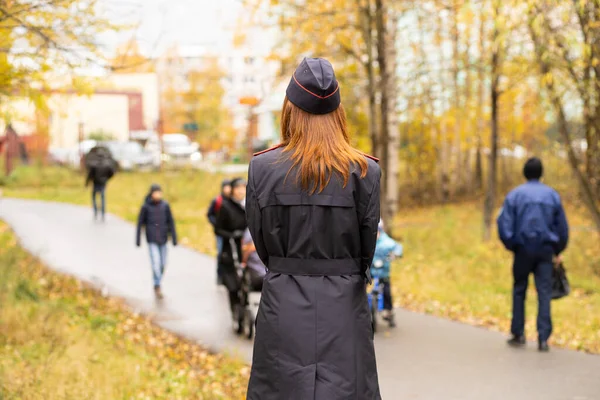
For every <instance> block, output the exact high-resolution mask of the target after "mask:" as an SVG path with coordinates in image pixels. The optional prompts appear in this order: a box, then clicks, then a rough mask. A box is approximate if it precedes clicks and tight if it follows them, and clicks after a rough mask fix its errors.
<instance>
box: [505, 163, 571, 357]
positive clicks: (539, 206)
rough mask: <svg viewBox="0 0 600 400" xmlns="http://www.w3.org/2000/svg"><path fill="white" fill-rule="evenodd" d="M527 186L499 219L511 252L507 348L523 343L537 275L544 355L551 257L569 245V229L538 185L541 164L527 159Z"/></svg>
mask: <svg viewBox="0 0 600 400" xmlns="http://www.w3.org/2000/svg"><path fill="white" fill-rule="evenodd" d="M523 173H524V175H525V178H526V179H527V183H525V184H524V185H521V186H519V187H517V188H516V189H514V190H513V191H512V192H510V193H509V194H508V196H506V200H505V201H504V205H503V207H502V211H501V212H500V215H499V217H498V233H499V236H500V239H501V240H502V243H504V246H505V247H506V248H507V249H508V250H510V251H511V252H513V253H514V264H513V277H514V286H513V317H512V325H511V333H512V335H513V336H512V338H511V339H510V340H509V341H508V344H509V345H511V346H523V345H525V342H526V341H525V296H526V294H527V285H528V282H529V274H531V273H533V274H534V276H535V286H536V289H537V292H538V318H537V329H538V341H539V343H538V344H539V350H540V351H548V350H549V348H548V338H549V337H550V334H551V333H552V319H551V314H550V300H551V297H552V270H553V268H554V265H553V258H557V261H558V260H559V258H560V254H561V253H562V252H563V251H564V250H565V248H566V247H567V241H568V240H569V227H568V224H567V219H566V217H565V212H564V209H563V206H562V203H561V200H560V196H559V195H558V193H557V192H556V191H555V190H554V189H552V188H550V187H548V186H546V185H544V184H543V183H541V182H540V178H541V177H542V174H543V166H542V161H541V160H540V159H538V158H531V159H529V160H528V161H527V162H526V163H525V167H524V169H523Z"/></svg>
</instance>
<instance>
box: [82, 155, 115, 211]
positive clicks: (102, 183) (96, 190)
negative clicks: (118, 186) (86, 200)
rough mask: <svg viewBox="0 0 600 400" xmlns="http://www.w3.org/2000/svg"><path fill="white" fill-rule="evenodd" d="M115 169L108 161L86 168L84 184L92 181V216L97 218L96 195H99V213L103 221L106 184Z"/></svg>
mask: <svg viewBox="0 0 600 400" xmlns="http://www.w3.org/2000/svg"><path fill="white" fill-rule="evenodd" d="M114 173H115V170H114V168H113V167H111V166H110V165H109V164H108V163H101V164H99V165H97V166H94V167H92V168H90V169H89V170H88V174H87V178H86V180H85V186H86V187H87V186H89V184H90V182H92V184H93V186H92V207H93V208H94V218H95V219H98V204H97V197H98V196H100V202H101V215H102V220H103V221H104V218H105V214H106V184H107V182H108V181H109V180H110V178H112V177H113V175H114Z"/></svg>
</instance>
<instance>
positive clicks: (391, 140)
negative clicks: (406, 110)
mask: <svg viewBox="0 0 600 400" xmlns="http://www.w3.org/2000/svg"><path fill="white" fill-rule="evenodd" d="M388 12H389V19H388V21H389V22H388V25H389V28H388V32H387V36H386V53H387V54H386V56H387V71H386V73H387V74H388V77H387V79H386V82H387V97H388V100H387V104H388V124H389V127H388V151H387V156H388V163H387V164H388V171H387V178H386V181H387V197H386V202H387V203H388V206H389V213H390V215H391V216H392V217H393V216H394V215H396V213H397V212H398V189H399V187H398V178H399V172H400V171H399V168H400V153H399V152H400V131H399V126H398V110H397V101H396V99H397V90H398V82H397V79H396V56H397V53H396V36H397V31H398V29H397V26H398V16H397V14H396V13H395V12H394V11H393V10H388ZM389 226H391V224H390V225H389ZM390 234H391V233H390Z"/></svg>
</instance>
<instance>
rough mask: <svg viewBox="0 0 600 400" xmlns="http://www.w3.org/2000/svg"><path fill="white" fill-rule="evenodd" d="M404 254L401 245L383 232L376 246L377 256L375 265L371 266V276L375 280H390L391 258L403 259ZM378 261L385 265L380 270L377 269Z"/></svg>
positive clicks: (374, 261)
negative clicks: (393, 256)
mask: <svg viewBox="0 0 600 400" xmlns="http://www.w3.org/2000/svg"><path fill="white" fill-rule="evenodd" d="M403 253H404V249H403V248H402V245H401V244H399V243H396V242H395V241H394V239H392V238H391V237H389V236H388V235H387V234H386V233H385V232H381V234H380V235H379V238H378V239H377V243H376V244H375V256H374V257H373V264H372V266H371V276H372V277H373V278H389V277H390V264H391V260H390V259H391V256H392V255H395V256H396V257H401V256H402V254H403ZM377 261H382V262H383V265H382V266H381V267H379V268H377V267H375V264H376V263H377Z"/></svg>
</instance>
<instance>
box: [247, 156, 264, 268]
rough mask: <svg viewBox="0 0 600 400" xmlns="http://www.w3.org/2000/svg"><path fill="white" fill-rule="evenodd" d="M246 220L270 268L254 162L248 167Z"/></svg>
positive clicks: (259, 250)
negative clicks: (253, 166)
mask: <svg viewBox="0 0 600 400" xmlns="http://www.w3.org/2000/svg"><path fill="white" fill-rule="evenodd" d="M246 220H247V222H248V229H249V230H250V234H251V235H252V240H253V241H254V247H256V253H257V254H258V257H260V259H261V261H262V262H263V264H265V266H266V267H267V268H269V253H268V252H267V248H266V246H265V241H264V239H263V229H262V217H261V210H260V206H259V204H258V197H257V195H256V186H255V185H254V174H253V170H252V162H250V166H249V168H248V188H247V191H246Z"/></svg>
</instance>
